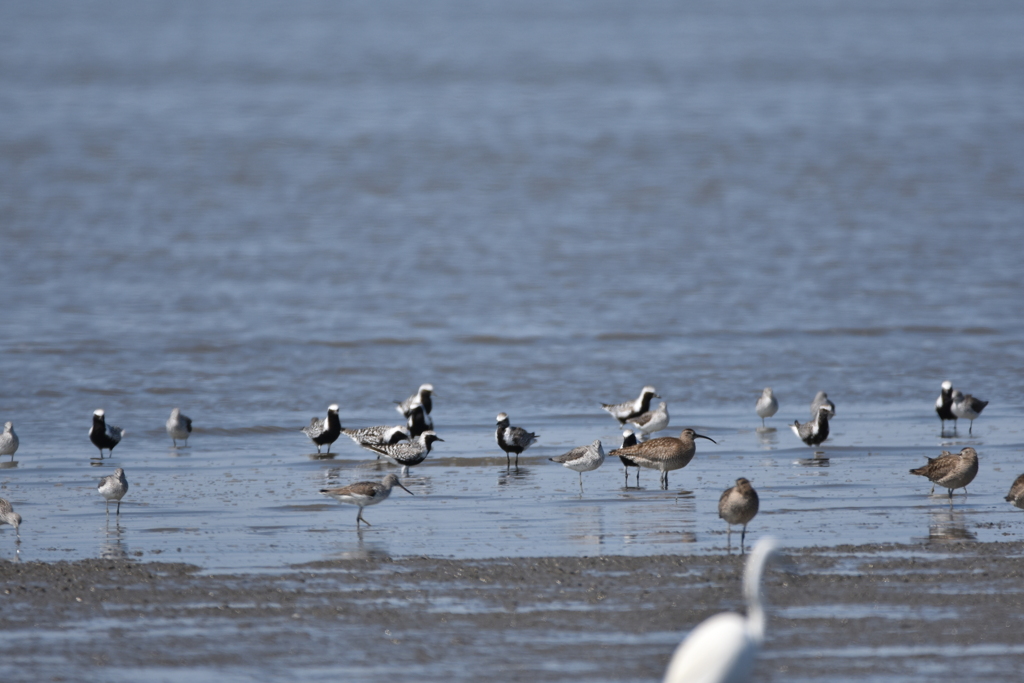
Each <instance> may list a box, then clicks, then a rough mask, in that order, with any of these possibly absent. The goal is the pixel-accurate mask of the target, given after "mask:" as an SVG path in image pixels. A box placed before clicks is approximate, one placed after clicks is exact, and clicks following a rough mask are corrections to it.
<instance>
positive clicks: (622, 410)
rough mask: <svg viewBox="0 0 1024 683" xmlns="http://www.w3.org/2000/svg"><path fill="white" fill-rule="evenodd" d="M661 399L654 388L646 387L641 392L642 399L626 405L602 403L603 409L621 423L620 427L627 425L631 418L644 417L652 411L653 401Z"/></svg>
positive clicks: (627, 402) (628, 402)
mask: <svg viewBox="0 0 1024 683" xmlns="http://www.w3.org/2000/svg"><path fill="white" fill-rule="evenodd" d="M652 398H661V396H658V392H656V391H655V390H654V387H652V386H646V387H644V388H643V389H641V390H640V397H639V398H637V399H634V400H632V401H626V402H625V403H616V404H614V405H612V404H610V403H602V404H601V407H602V408H604V409H605V410H607V411H608V412H609V413H611V416H612V417H614V418H615V419H616V420H618V421H619V424H620V425H624V424H626V420H628V419H629V418H631V417H636V416H638V415H643V414H644V413H646V412H647V411H648V410H650V409H651V399H652Z"/></svg>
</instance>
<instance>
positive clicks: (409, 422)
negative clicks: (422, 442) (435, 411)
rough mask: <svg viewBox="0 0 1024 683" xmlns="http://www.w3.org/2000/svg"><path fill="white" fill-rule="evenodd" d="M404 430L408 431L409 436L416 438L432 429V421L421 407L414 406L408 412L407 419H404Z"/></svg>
mask: <svg viewBox="0 0 1024 683" xmlns="http://www.w3.org/2000/svg"><path fill="white" fill-rule="evenodd" d="M406 428H407V429H408V430H409V434H410V436H412V438H414V439H415V438H416V437H417V436H419V435H420V434H422V433H423V432H427V431H430V430H432V429H433V428H434V421H433V420H432V419H431V417H430V416H429V415H427V411H426V410H425V409H424V408H423V406H414V407H413V408H412V410H410V411H409V417H408V418H407V419H406Z"/></svg>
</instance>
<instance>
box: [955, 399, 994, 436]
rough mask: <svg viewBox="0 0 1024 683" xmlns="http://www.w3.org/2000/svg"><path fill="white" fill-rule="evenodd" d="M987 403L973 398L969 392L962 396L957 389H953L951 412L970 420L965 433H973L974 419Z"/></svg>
mask: <svg viewBox="0 0 1024 683" xmlns="http://www.w3.org/2000/svg"><path fill="white" fill-rule="evenodd" d="M987 405H988V401H982V400H981V399H978V398H974V397H973V396H971V395H970V394H967V395H966V396H964V395H963V394H962V393H961V392H960V391H959V390H954V391H953V406H952V409H953V414H954V415H956V416H957V417H959V418H960V419H962V420H970V421H971V426H970V427H968V429H967V433H968V434H973V433H974V421H975V420H976V419H977V418H978V416H979V415H981V411H983V410H984V409H985V406H987Z"/></svg>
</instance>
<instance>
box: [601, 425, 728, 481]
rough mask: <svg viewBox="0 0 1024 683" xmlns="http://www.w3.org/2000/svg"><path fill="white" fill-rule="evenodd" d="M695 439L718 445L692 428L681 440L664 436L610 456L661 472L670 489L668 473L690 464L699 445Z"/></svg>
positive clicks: (684, 432) (620, 450)
mask: <svg viewBox="0 0 1024 683" xmlns="http://www.w3.org/2000/svg"><path fill="white" fill-rule="evenodd" d="M694 439H707V440H708V441H710V442H711V443H718V442H717V441H715V440H714V439H712V438H711V437H710V436H704V435H703V434H698V433H697V432H695V431H693V430H692V429H690V428H686V429H684V430H683V431H682V432H681V433H680V434H679V438H676V437H674V436H663V437H661V438H658V439H651V440H650V441H643V442H641V443H638V444H637V445H635V446H628V447H626V448H617V449H615V450H614V451H612V452H611V453H609V455H617V456H619V457H622V456H626V457H627V458H629V459H630V460H632V461H633V462H635V463H636V464H638V465H640V466H641V467H646V468H648V469H652V470H659V471H660V472H661V486H662V488H666V489H667V488H668V473H669V472H671V471H672V470H678V469H682V468H683V467H686V466H687V465H688V464H690V461H691V460H692V459H693V454H694V453H696V452H697V445H696V443H694Z"/></svg>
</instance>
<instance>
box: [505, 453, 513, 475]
mask: <svg viewBox="0 0 1024 683" xmlns="http://www.w3.org/2000/svg"><path fill="white" fill-rule="evenodd" d="M511 468H512V456H511V455H509V454H508V451H505V471H508V470H509V469H511Z"/></svg>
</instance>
